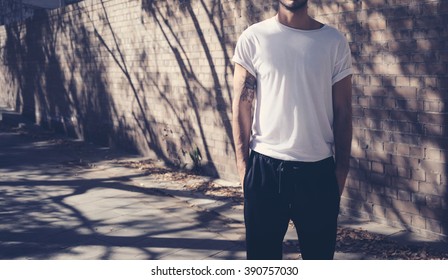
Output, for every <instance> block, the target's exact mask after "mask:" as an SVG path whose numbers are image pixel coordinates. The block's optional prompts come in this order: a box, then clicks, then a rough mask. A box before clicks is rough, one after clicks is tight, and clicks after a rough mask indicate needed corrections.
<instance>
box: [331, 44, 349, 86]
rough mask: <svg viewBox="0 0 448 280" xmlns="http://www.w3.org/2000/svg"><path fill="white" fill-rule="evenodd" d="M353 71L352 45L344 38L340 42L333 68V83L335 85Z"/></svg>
mask: <svg viewBox="0 0 448 280" xmlns="http://www.w3.org/2000/svg"><path fill="white" fill-rule="evenodd" d="M352 73H353V69H352V55H351V52H350V47H349V45H348V42H347V40H346V39H345V38H343V40H342V41H341V43H340V44H339V48H338V52H337V57H336V63H335V65H334V68H333V75H332V84H333V85H334V84H335V83H337V82H339V81H340V80H342V79H344V78H345V77H347V76H348V75H350V74H352Z"/></svg>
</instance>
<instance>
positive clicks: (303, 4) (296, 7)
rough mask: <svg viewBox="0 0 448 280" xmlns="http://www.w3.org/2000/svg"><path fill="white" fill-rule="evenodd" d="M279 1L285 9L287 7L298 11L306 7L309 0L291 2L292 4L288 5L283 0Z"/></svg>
mask: <svg viewBox="0 0 448 280" xmlns="http://www.w3.org/2000/svg"><path fill="white" fill-rule="evenodd" d="M279 2H280V5H282V6H283V7H285V9H287V10H288V11H291V12H295V11H298V10H301V9H303V8H305V7H306V5H307V3H308V0H305V1H303V2H300V3H295V4H291V5H288V4H286V3H284V2H283V1H281V0H280V1H279Z"/></svg>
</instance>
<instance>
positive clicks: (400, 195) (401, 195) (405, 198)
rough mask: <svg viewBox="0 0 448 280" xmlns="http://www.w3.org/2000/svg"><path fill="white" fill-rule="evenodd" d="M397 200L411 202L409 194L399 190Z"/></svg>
mask: <svg viewBox="0 0 448 280" xmlns="http://www.w3.org/2000/svg"><path fill="white" fill-rule="evenodd" d="M398 200H403V201H411V192H409V191H404V190H399V191H398Z"/></svg>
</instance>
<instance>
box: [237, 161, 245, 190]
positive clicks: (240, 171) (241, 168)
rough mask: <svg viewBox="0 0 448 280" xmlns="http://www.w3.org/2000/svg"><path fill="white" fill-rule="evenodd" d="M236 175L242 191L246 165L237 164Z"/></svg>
mask: <svg viewBox="0 0 448 280" xmlns="http://www.w3.org/2000/svg"><path fill="white" fill-rule="evenodd" d="M237 169H238V175H239V177H240V183H241V189H244V176H245V174H246V165H242V164H238V166H237Z"/></svg>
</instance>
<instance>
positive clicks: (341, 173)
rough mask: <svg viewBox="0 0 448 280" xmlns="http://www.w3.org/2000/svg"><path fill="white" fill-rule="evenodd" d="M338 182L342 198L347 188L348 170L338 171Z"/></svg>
mask: <svg viewBox="0 0 448 280" xmlns="http://www.w3.org/2000/svg"><path fill="white" fill-rule="evenodd" d="M335 173H336V181H337V183H338V186H339V196H342V193H343V192H344V188H345V181H346V180H347V174H348V170H338V169H336V171H335Z"/></svg>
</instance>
